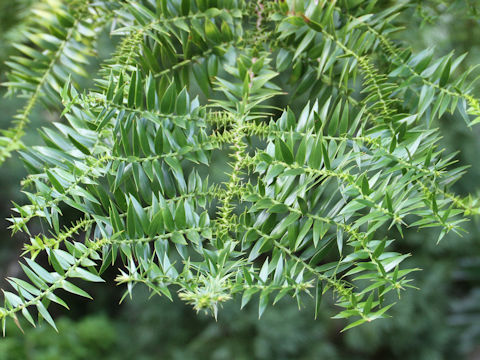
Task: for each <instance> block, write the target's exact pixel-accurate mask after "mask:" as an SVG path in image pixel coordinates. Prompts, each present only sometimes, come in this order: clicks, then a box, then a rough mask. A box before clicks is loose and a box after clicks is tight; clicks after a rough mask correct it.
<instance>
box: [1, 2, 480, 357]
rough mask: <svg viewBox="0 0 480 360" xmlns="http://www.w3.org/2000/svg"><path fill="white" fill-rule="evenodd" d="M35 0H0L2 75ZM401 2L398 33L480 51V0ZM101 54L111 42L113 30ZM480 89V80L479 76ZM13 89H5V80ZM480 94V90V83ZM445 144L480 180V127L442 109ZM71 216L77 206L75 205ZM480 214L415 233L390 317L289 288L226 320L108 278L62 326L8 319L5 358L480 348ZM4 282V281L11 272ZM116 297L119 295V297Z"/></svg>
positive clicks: (419, 352) (432, 352) (6, 172)
mask: <svg viewBox="0 0 480 360" xmlns="http://www.w3.org/2000/svg"><path fill="white" fill-rule="evenodd" d="M29 3H30V2H29V1H25V0H0V62H1V65H0V81H3V80H4V71H5V66H4V65H3V62H4V61H5V60H6V59H7V57H8V56H9V54H10V53H11V52H12V49H11V47H10V46H9V43H11V41H12V40H13V39H14V37H15V36H18V34H19V33H21V29H18V26H20V25H18V24H20V23H21V21H20V20H21V18H22V17H24V16H25V12H26V10H27V9H28V5H29ZM410 3H411V5H412V6H411V9H410V10H409V11H407V12H405V13H404V14H403V18H402V21H403V22H404V24H405V31H404V32H402V33H401V34H399V35H398V38H399V39H402V41H407V43H408V44H409V45H410V46H411V47H412V48H413V49H414V50H415V51H420V50H422V49H425V48H426V47H431V46H434V47H435V49H436V52H437V54H438V55H439V56H441V55H444V54H446V53H448V52H450V51H452V50H454V51H455V53H456V54H457V55H460V54H462V53H464V52H468V53H469V55H468V56H467V58H466V62H465V65H475V64H478V63H480V42H479V40H478V39H480V20H479V19H480V14H479V13H478V12H479V11H480V6H479V5H476V3H477V1H476V0H470V1H468V0H462V1H441V0H430V1H424V0H418V1H410ZM99 49H101V51H100V53H99V54H98V59H97V64H92V72H91V73H94V72H95V68H96V66H97V65H98V62H101V61H102V58H104V57H105V56H106V55H108V53H110V52H111V51H112V50H113V42H112V40H111V39H110V38H109V37H108V35H107V34H106V35H105V37H104V39H103V41H102V43H101V45H100V46H99ZM479 89H480V86H479ZM0 91H1V92H2V95H3V92H4V91H3V90H0ZM477 95H478V94H477ZM20 103H21V100H18V99H14V98H4V97H2V98H1V99H0V109H1V111H0V128H6V127H8V124H9V122H10V121H11V119H12V115H13V114H14V111H15V109H16V108H18V107H19V104H20ZM58 115H59V114H56V113H50V112H48V111H46V110H39V111H37V112H36V113H35V117H34V119H33V123H32V126H30V127H29V129H30V133H29V134H27V137H26V139H25V142H26V143H27V144H29V145H33V144H36V143H38V142H40V139H39V138H40V137H39V136H38V133H37V131H36V130H35V128H36V127H39V126H44V125H45V124H46V123H47V122H48V121H50V120H53V119H57V118H58ZM439 126H440V127H441V128H442V133H443V134H444V139H443V145H444V147H446V148H447V149H449V150H454V151H455V150H458V151H459V153H458V156H457V158H458V159H459V162H460V163H462V164H470V165H472V166H471V168H470V170H469V171H468V173H467V174H466V175H465V176H464V177H463V179H462V181H460V182H458V183H457V184H456V185H455V190H456V191H457V192H458V193H460V194H465V193H466V192H467V190H468V191H469V192H478V190H480V185H479V182H478V179H479V178H480V164H479V162H478V154H479V153H480V142H479V141H478V139H480V130H479V129H480V128H478V127H476V128H474V129H473V130H472V129H470V128H468V127H467V126H466V125H465V123H464V121H463V120H462V119H461V118H460V117H455V116H444V118H443V119H442V121H441V122H440V123H439ZM0 173H1V175H0V221H1V224H0V231H3V232H0V236H1V239H2V242H1V243H0V275H1V278H2V279H3V278H5V277H6V276H15V275H17V273H18V271H19V266H18V263H17V260H18V255H19V253H20V252H21V244H22V243H23V240H24V239H21V238H18V237H17V238H16V237H13V238H12V236H11V234H10V233H9V232H6V231H5V229H6V228H7V226H8V224H7V222H6V220H5V219H6V218H7V217H8V216H9V212H10V209H9V208H10V207H11V201H17V202H21V201H22V197H21V192H20V181H21V179H22V178H23V177H24V176H25V169H24V167H23V165H22V163H21V161H19V159H18V157H13V158H11V159H10V160H9V161H7V162H6V163H5V164H4V165H3V167H2V168H1V169H0ZM66 216H68V214H66ZM479 225H480V224H479V223H478V222H476V221H472V222H471V223H470V224H469V225H467V230H468V233H466V234H465V235H464V236H463V237H462V238H459V237H458V236H450V237H447V238H445V239H444V240H442V242H441V243H440V244H438V245H437V244H435V241H434V240H433V239H434V238H435V237H436V235H437V234H434V233H429V232H428V231H422V232H413V231H408V232H406V233H405V238H404V240H403V241H398V242H397V244H396V246H397V247H399V248H401V251H406V252H411V253H412V254H414V256H412V257H411V258H410V259H409V262H410V263H409V264H405V267H417V268H420V269H422V271H419V272H417V273H416V274H415V286H417V287H418V288H419V290H411V289H410V290H408V291H405V292H403V294H402V299H401V301H400V302H399V303H398V304H397V305H396V306H395V307H394V309H393V311H392V312H391V314H392V318H390V319H387V320H379V321H376V322H374V323H371V324H367V325H363V326H361V327H358V328H355V329H353V330H351V331H348V332H346V333H341V334H340V333H339V331H340V329H341V328H342V327H343V325H344V324H342V323H341V322H340V321H338V320H331V319H330V316H331V315H332V314H331V310H330V309H331V308H330V304H329V303H328V302H329V300H328V299H327V298H328V297H325V300H324V301H325V303H324V304H323V306H322V311H323V312H322V314H321V315H320V318H319V319H317V320H314V319H313V304H312V303H310V304H308V303H307V304H306V306H305V307H304V308H303V309H302V311H300V312H299V311H298V309H297V304H296V303H294V302H293V301H291V300H286V301H283V302H282V301H281V302H280V303H278V304H277V305H275V307H273V308H271V309H269V310H267V312H266V313H265V314H264V315H263V317H262V319H261V321H259V320H258V316H257V309H256V304H249V306H250V307H248V306H247V309H246V310H243V311H240V310H239V308H240V306H239V304H238V303H235V302H231V303H228V304H227V305H226V306H225V307H224V309H223V310H222V311H221V312H220V316H219V319H218V321H215V320H214V319H213V318H211V317H209V316H207V315H204V314H199V315H197V314H195V312H194V311H193V310H192V309H190V308H188V307H186V306H185V305H184V304H183V303H180V302H177V301H174V302H173V303H171V302H169V301H167V300H166V299H162V298H159V297H153V298H151V299H148V297H149V294H147V293H146V292H144V291H143V290H142V289H138V290H137V291H136V296H135V297H134V299H132V300H130V299H127V300H126V301H125V302H123V303H122V304H121V305H120V304H119V305H117V304H118V300H119V299H120V298H121V295H122V289H121V288H116V287H114V286H113V277H114V276H115V274H114V273H112V274H111V275H110V277H111V279H110V281H109V282H110V284H111V285H112V286H110V287H109V288H108V289H109V290H105V289H107V288H106V287H102V288H101V289H100V288H98V289H97V288H95V286H92V287H91V288H90V289H87V290H88V291H89V292H90V293H91V294H92V295H93V296H94V298H95V301H94V302H88V301H83V300H82V299H79V298H75V297H74V298H72V299H70V301H69V303H70V304H71V305H72V306H71V308H72V311H69V312H68V317H67V316H65V315H63V314H65V312H64V311H61V310H58V311H56V313H57V314H58V317H57V318H58V323H57V324H58V328H59V333H56V332H55V331H54V330H53V329H52V328H50V327H48V326H47V325H45V324H43V325H41V326H38V327H37V328H31V327H29V326H24V329H25V333H24V334H22V332H21V331H20V330H19V329H18V328H16V327H15V325H14V324H13V323H9V326H10V327H11V328H10V329H7V333H9V336H8V337H7V338H4V339H1V340H0V360H4V359H5V360H17V359H22V360H23V359H38V360H57V359H58V360H60V359H61V360H77V359H87V358H91V359H107V360H108V359H133V358H135V359H136V360H149V359H185V360H188V359H215V360H217V359H218V360H220V359H239V360H243V359H276V360H282V359H325V360H328V359H349V360H357V359H358V360H363V359H403V360H409V359H412V360H414V359H415V360H418V359H419V360H436V359H468V360H474V359H480V256H479V254H480V251H479V250H480V226H479ZM1 285H2V287H5V284H4V281H3V280H2V282H1ZM112 304H114V305H112Z"/></svg>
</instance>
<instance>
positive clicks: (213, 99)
mask: <svg viewBox="0 0 480 360" xmlns="http://www.w3.org/2000/svg"><path fill="white" fill-rule="evenodd" d="M84 6H85V9H87V10H88V9H90V7H93V8H95V4H88V3H85V4H84ZM344 6H346V5H343V2H340V3H336V2H330V1H295V2H288V1H287V2H279V3H277V2H268V3H267V2H266V3H264V4H262V6H259V5H258V4H255V3H253V2H243V1H233V0H230V1H227V0H225V1H213V2H212V1H209V2H208V4H207V2H206V1H203V0H196V1H193V0H192V1H190V0H182V1H171V2H170V1H160V2H150V1H145V2H142V3H140V2H133V1H132V2H127V3H125V4H121V5H118V9H113V7H112V8H109V7H105V8H103V11H107V12H108V11H111V13H110V15H109V16H111V17H112V18H115V21H116V23H117V27H116V28H115V29H114V31H113V34H115V35H119V36H121V37H122V38H121V40H120V43H119V45H118V48H117V50H116V52H115V53H114V55H113V57H112V59H111V60H109V61H108V62H107V63H106V64H105V65H104V66H103V67H102V69H101V70H100V78H99V79H97V81H96V86H95V87H94V88H92V89H89V90H88V91H85V92H79V91H78V90H77V89H76V87H75V85H74V84H73V83H71V82H70V81H67V79H66V77H62V81H63V82H64V83H65V86H63V88H62V90H59V89H57V90H58V92H59V94H60V97H61V100H62V103H63V104H64V106H65V110H64V112H63V115H64V117H65V121H64V122H57V123H54V124H53V126H48V127H45V128H44V129H43V130H42V132H41V133H42V136H43V138H44V143H45V145H43V146H40V147H35V148H33V149H30V151H26V152H23V153H22V155H23V159H24V161H25V163H26V165H27V167H28V168H29V169H30V171H31V174H30V175H29V176H28V177H27V178H26V179H25V181H24V187H25V193H26V195H27V197H28V203H27V204H26V205H22V206H20V205H16V207H15V211H16V214H15V216H14V217H12V219H11V220H12V223H13V225H12V227H13V230H14V231H19V230H23V231H25V232H27V233H28V232H29V230H28V225H29V224H30V223H31V222H32V221H33V220H39V221H41V222H42V223H45V224H47V225H48V228H49V232H48V233H45V234H40V235H35V236H31V240H30V243H28V244H26V245H25V254H26V255H27V257H25V260H24V264H23V265H22V267H23V268H24V270H25V273H26V276H27V277H28V278H29V279H30V282H26V281H24V280H21V279H15V278H11V279H10V280H9V281H10V282H11V284H12V286H13V288H14V290H15V292H7V291H6V292H5V306H4V308H2V311H1V313H0V315H1V316H2V319H3V320H4V321H5V319H7V318H8V317H13V318H14V319H16V316H17V314H19V313H22V314H23V316H25V317H26V318H27V319H28V320H29V321H30V322H32V323H34V320H33V317H32V315H31V314H30V312H29V310H28V309H29V307H31V306H35V307H36V308H37V310H38V313H39V315H41V317H43V318H45V319H46V320H47V321H48V322H49V323H51V324H52V325H53V326H54V323H53V319H52V318H51V316H50V315H49V313H48V310H47V305H48V301H54V302H57V303H60V304H62V305H66V304H64V303H63V300H61V298H60V297H59V296H61V292H60V291H57V289H63V290H65V291H67V292H72V293H75V294H78V295H81V296H86V297H89V295H88V294H87V293H86V292H85V291H84V290H82V289H81V288H79V287H77V286H76V285H74V284H73V283H72V282H71V281H70V278H82V279H83V280H86V281H93V282H95V281H102V278H101V275H102V273H103V272H104V271H105V270H106V269H107V268H108V267H109V266H112V265H114V266H119V275H118V277H117V279H116V280H117V282H118V283H120V284H126V286H127V291H126V293H125V294H126V295H127V294H129V293H130V294H131V293H132V289H133V287H134V286H135V285H137V284H144V285H146V286H148V287H149V288H150V289H151V290H152V291H153V292H155V293H158V294H160V295H162V296H167V297H169V298H171V297H172V294H171V291H172V290H174V291H178V293H179V297H180V298H181V299H183V300H185V301H186V302H188V303H190V304H192V305H193V306H194V307H195V308H196V309H197V310H204V309H209V310H211V311H212V312H213V313H214V315H215V316H217V312H218V308H219V305H220V304H221V303H222V302H224V301H227V300H229V299H230V298H232V297H233V296H234V295H236V294H239V295H240V296H241V297H242V307H243V306H245V305H247V304H248V303H249V302H250V300H251V299H253V298H254V297H255V298H258V299H259V314H260V315H261V314H262V313H263V312H264V310H265V309H266V307H267V306H268V305H269V304H272V303H275V302H277V301H278V300H280V299H281V298H282V297H284V296H285V295H289V296H292V297H295V298H296V299H297V301H298V303H299V306H300V305H301V303H302V298H303V296H305V294H310V295H312V296H314V297H315V299H316V305H317V306H316V311H317V312H318V311H319V309H320V308H319V306H320V300H321V297H322V295H323V293H324V292H326V291H327V290H328V289H332V290H333V294H334V299H335V302H336V304H337V305H338V306H340V308H341V312H340V313H339V314H338V315H337V317H339V318H350V317H354V318H356V319H355V321H354V322H352V323H350V325H348V326H347V328H350V327H353V326H356V325H359V324H361V323H363V322H365V321H371V320H374V319H377V318H380V317H383V316H385V315H384V313H385V311H386V310H387V309H388V308H389V307H390V306H391V305H392V303H391V301H387V300H385V299H386V295H387V293H389V292H390V291H393V290H400V289H403V288H405V287H408V286H410V285H409V283H410V280H409V278H408V277H407V275H408V274H409V273H410V272H411V271H413V270H415V269H404V268H402V267H401V266H400V264H401V263H402V261H403V260H404V259H405V258H406V257H408V256H409V254H400V253H397V252H395V251H393V250H390V249H391V248H392V242H393V241H401V239H402V236H403V231H402V229H403V228H404V227H405V226H415V227H419V228H422V227H430V226H436V227H438V228H439V238H438V239H439V240H440V239H441V238H443V236H444V235H445V234H446V233H448V232H449V231H452V230H453V231H455V232H459V231H460V230H461V229H460V224H461V223H462V222H463V221H465V220H466V218H465V214H476V213H478V208H477V205H476V201H474V200H472V199H470V198H466V199H464V198H460V197H458V196H456V195H454V194H453V193H451V192H450V191H449V190H448V188H449V187H450V186H451V184H452V183H454V182H455V180H457V179H458V178H459V177H460V176H461V175H462V173H463V171H464V170H465V169H464V168H462V167H456V168H455V167H453V166H452V164H453V163H454V157H453V155H445V154H443V151H442V150H441V149H439V148H438V144H437V143H438V141H439V137H440V135H439V133H438V131H437V130H435V129H434V128H433V126H432V124H434V121H435V119H436V118H438V117H440V116H442V115H443V114H444V112H445V111H447V110H449V111H451V112H454V111H460V112H461V113H462V114H463V115H464V116H465V118H466V119H467V121H468V122H469V123H470V122H471V121H472V120H471V119H470V118H469V117H468V115H467V112H469V113H471V114H474V115H475V114H476V113H475V112H476V110H475V109H476V106H477V105H476V104H477V103H476V100H475V99H474V98H473V96H472V95H470V93H469V91H470V90H471V88H472V86H471V84H470V83H468V85H466V84H467V79H469V73H466V74H464V75H463V76H461V77H459V78H454V77H453V76H452V75H451V74H453V72H454V70H455V68H456V67H457V66H458V64H459V62H460V61H461V60H462V58H461V57H460V58H457V59H455V58H454V57H453V56H452V55H448V56H446V57H444V58H440V59H438V60H435V61H433V60H432V53H431V52H428V51H427V52H424V53H421V54H417V55H411V54H410V53H409V52H408V51H404V50H402V49H401V48H400V47H398V46H396V45H395V46H394V45H393V43H391V41H390V40H389V38H388V35H389V33H390V32H392V31H393V30H395V29H396V28H395V17H396V15H397V14H398V13H399V12H400V11H403V8H402V6H397V7H392V8H389V9H387V10H384V11H378V10H377V8H376V7H375V2H368V1H366V2H365V3H364V4H362V5H359V6H353V7H352V8H349V9H345V8H344ZM346 10H348V11H346ZM92 11H93V10H92ZM89 13H90V12H89V11H86V14H89ZM105 16H106V15H105ZM391 24H393V25H391ZM73 34H76V31H75V30H72V36H73ZM62 51H63V50H59V52H60V53H61V52H62ZM59 56H60V55H59ZM66 56H68V55H66ZM380 56H384V57H387V58H388V59H389V64H388V66H382V65H381V63H380V62H378V61H377V57H380ZM55 64H56V60H55ZM55 66H56V65H55ZM58 66H60V65H58ZM48 71H49V70H48ZM48 71H47V72H46V73H45V74H46V75H45V76H47V77H48V76H50V75H48ZM63 71H67V69H66V68H64V69H63ZM286 80H287V81H286ZM56 84H57V85H58V83H56ZM39 86H40V85H39ZM41 86H43V84H42V85H41ZM282 102H283V103H290V104H291V106H283V105H282V106H281V107H279V106H278V105H279V104H281V103H282ZM32 106H33V105H32ZM467 108H468V110H467ZM475 121H476V120H475V119H473V122H475ZM223 172H225V173H223ZM67 208H73V209H76V210H77V211H78V212H79V213H80V214H82V215H81V217H80V218H79V220H78V221H77V222H75V223H73V224H64V222H63V220H62V211H65V210H66V209H67ZM81 239H84V240H83V241H82V240H81ZM43 253H46V254H47V257H48V260H49V266H51V267H52V268H53V272H50V270H47V269H46V268H45V267H43V266H40V265H39V264H38V263H36V262H35V260H36V259H39V258H40V257H41V256H43V255H42V254H43ZM28 256H30V258H29V257H28ZM57 292H58V294H57Z"/></svg>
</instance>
